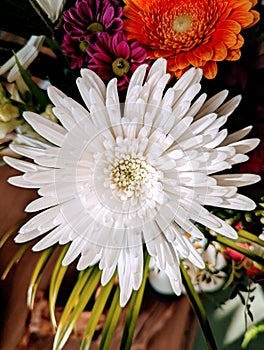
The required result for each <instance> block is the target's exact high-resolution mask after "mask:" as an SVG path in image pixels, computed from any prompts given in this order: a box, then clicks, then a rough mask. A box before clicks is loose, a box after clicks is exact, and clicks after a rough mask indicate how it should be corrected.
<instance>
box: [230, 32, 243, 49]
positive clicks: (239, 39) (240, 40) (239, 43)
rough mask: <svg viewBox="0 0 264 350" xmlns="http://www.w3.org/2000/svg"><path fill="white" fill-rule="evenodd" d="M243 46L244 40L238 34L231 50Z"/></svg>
mask: <svg viewBox="0 0 264 350" xmlns="http://www.w3.org/2000/svg"><path fill="white" fill-rule="evenodd" d="M243 44H244V38H243V37H242V35H240V34H238V36H237V43H236V45H234V46H233V47H232V50H234V49H239V48H240V47H241V46H243Z"/></svg>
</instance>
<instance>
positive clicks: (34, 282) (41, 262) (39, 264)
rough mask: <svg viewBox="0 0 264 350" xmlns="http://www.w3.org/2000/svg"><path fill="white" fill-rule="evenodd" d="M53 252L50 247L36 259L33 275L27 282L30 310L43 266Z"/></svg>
mask: <svg viewBox="0 0 264 350" xmlns="http://www.w3.org/2000/svg"><path fill="white" fill-rule="evenodd" d="M54 250H55V247H50V248H48V249H46V250H44V251H43V252H42V253H41V255H40V257H39V259H38V262H37V263H36V265H35V268H34V271H33V274H32V276H31V279H30V282H29V286H28V292H27V305H28V307H29V308H30V309H31V310H32V309H33V306H34V301H35V296H36V292H37V289H38V285H39V282H40V280H41V277H42V275H43V272H44V269H45V266H46V265H47V262H48V261H49V258H50V257H51V255H52V253H53V252H54Z"/></svg>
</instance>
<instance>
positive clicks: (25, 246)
mask: <svg viewBox="0 0 264 350" xmlns="http://www.w3.org/2000/svg"><path fill="white" fill-rule="evenodd" d="M29 246H30V243H25V244H23V245H22V246H21V247H20V248H19V249H18V251H17V252H16V254H15V255H14V256H13V258H12V259H11V260H10V261H9V263H8V265H7V267H6V268H5V271H4V272H3V274H2V276H1V279H2V280H4V279H5V278H6V276H7V275H8V273H9V271H10V270H11V268H12V267H13V265H14V264H17V263H18V262H19V260H20V259H21V258H22V256H23V255H24V253H25V251H26V250H27V249H28V247H29Z"/></svg>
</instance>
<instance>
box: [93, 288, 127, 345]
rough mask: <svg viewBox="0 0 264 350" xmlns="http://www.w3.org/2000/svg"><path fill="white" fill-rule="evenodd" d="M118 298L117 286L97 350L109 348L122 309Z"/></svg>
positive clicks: (118, 290)
mask: <svg viewBox="0 0 264 350" xmlns="http://www.w3.org/2000/svg"><path fill="white" fill-rule="evenodd" d="M119 298H120V289H119V287H118V288H117V289H116V292H115V295H114V298H113V301H112V303H111V306H110V308H109V311H108V314H107V318H106V321H105V325H104V329H103V333H102V339H101V342H100V346H99V350H108V349H109V348H110V343H111V340H112V338H113V335H114V331H115V329H116V326H117V323H118V320H119V316H120V314H121V311H122V308H121V306H120V303H119Z"/></svg>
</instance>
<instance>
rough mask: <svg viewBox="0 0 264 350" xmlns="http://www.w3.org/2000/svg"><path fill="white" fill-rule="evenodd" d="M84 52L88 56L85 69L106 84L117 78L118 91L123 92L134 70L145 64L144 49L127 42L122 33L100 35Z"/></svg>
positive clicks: (136, 42)
mask: <svg viewBox="0 0 264 350" xmlns="http://www.w3.org/2000/svg"><path fill="white" fill-rule="evenodd" d="M86 52H87V54H88V55H89V62H88V65H87V67H88V68H90V69H91V70H93V71H94V72H96V73H97V74H98V75H99V76H100V77H101V78H102V79H103V80H104V81H106V82H108V81H109V80H110V79H112V78H117V81H118V82H117V86H118V88H119V90H125V89H126V88H127V86H128V83H129V80H130V77H131V75H132V74H133V72H134V71H135V70H136V68H137V67H138V66H139V65H141V64H142V63H147V62H146V57H147V53H146V51H145V49H144V48H143V47H141V46H140V44H139V42H138V41H137V40H127V38H126V36H125V34H124V33H123V32H118V33H116V34H114V35H112V36H110V35H109V34H108V33H102V35H100V37H99V38H98V40H97V41H96V43H94V44H92V45H90V46H89V47H87V51H86Z"/></svg>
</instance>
